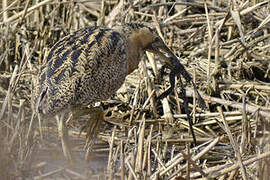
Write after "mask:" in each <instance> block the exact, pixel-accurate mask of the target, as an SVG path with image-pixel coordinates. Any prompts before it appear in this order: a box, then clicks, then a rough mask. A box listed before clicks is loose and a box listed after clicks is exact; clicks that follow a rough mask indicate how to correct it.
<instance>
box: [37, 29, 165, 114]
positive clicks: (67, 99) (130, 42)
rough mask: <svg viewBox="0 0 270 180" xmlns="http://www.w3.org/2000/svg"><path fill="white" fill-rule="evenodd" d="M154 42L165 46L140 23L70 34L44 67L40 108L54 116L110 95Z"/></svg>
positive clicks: (60, 42)
mask: <svg viewBox="0 0 270 180" xmlns="http://www.w3.org/2000/svg"><path fill="white" fill-rule="evenodd" d="M153 42H155V43H156V44H157V45H158V46H159V45H160V44H161V46H163V45H164V46H165V44H164V43H163V42H162V40H161V39H160V38H159V37H158V36H157V35H156V33H155V32H154V31H153V30H152V29H151V28H149V27H146V26H144V25H140V24H125V25H121V26H116V27H114V28H112V29H110V28H107V27H98V26H94V27H86V28H83V29H81V30H78V31H76V32H74V33H71V34H70V35H67V36H66V37H64V38H63V39H61V40H60V41H58V42H57V43H56V44H55V45H54V46H53V47H52V48H51V49H50V52H49V54H48V57H47V59H46V61H45V63H44V64H43V65H42V67H41V75H40V77H39V84H38V88H37V91H36V95H35V97H36V99H35V103H36V105H37V109H38V111H39V112H42V113H43V114H46V115H55V114H57V113H58V112H62V111H64V110H67V109H70V108H72V107H73V106H81V105H83V106H84V105H89V104H93V103H95V102H98V101H102V100H106V99H108V98H109V97H110V96H111V95H113V94H114V93H115V92H116V91H117V90H118V89H119V88H120V86H121V85H122V84H123V82H124V80H125V77H126V76H127V75H128V74H129V73H131V72H132V71H133V70H134V69H136V68H137V66H138V63H139V61H140V59H141V58H140V57H141V56H142V54H143V53H144V51H145V50H147V49H148V47H149V48H152V49H153V47H152V46H150V44H151V43H153Z"/></svg>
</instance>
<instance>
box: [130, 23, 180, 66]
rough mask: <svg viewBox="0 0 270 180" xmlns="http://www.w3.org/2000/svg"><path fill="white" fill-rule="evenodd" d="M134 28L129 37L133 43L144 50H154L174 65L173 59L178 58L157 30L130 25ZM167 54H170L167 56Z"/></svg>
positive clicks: (167, 62) (166, 61) (169, 64)
mask: <svg viewBox="0 0 270 180" xmlns="http://www.w3.org/2000/svg"><path fill="white" fill-rule="evenodd" d="M129 26H130V27H131V28H132V30H131V31H132V33H131V36H130V37H129V38H130V39H131V41H132V44H133V45H134V44H135V46H137V47H139V48H140V49H141V50H143V51H148V52H152V53H154V54H156V55H158V56H159V57H160V58H162V59H163V60H164V61H165V63H166V64H167V65H168V66H169V67H173V64H172V61H171V59H178V58H177V57H176V56H175V54H174V53H173V52H172V50H171V49H170V48H168V46H167V45H166V44H165V43H164V42H163V40H162V39H161V38H160V36H159V35H158V34H157V32H156V31H155V30H153V29H152V28H149V27H147V26H144V25H140V24H137V25H134V24H131V25H129ZM165 54H167V55H168V56H166V55H165Z"/></svg>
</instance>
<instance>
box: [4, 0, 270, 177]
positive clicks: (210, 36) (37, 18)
mask: <svg viewBox="0 0 270 180" xmlns="http://www.w3.org/2000/svg"><path fill="white" fill-rule="evenodd" d="M0 5H1V11H0V14H1V16H0V34H1V36H0V72H1V73H0V84H1V86H0V104H1V106H0V107H1V109H0V119H1V129H0V133H1V138H0V143H1V148H0V161H1V162H0V167H1V168H0V169H1V171H0V176H1V177H5V179H33V178H34V179H43V178H46V179H56V178H72V179H89V178H90V179H98V178H99V179H105V178H107V179H202V178H206V179H260V180H263V179H268V177H269V172H270V171H269V170H270V167H269V155H270V153H269V126H268V124H269V119H270V107H269V99H270V63H269V60H270V46H269V43H270V33H269V30H270V26H269V25H270V24H269V21H270V15H269V14H270V2H269V1H260V0H254V1H246V0H239V1H229V0H225V1H200V0H192V1H188V2H186V1H177V2H171V1H169V2H167V1H163V0H162V1H156V2H155V3H154V2H152V1H147V0H142V1H125V0H120V1H117V0H103V1H98V0H89V1H88V0H76V1H68V0H67V1H60V0H54V1H53V0H39V1H30V0H27V1H22V0H15V1H9V0H3V1H2V2H0ZM122 23H145V24H147V25H149V26H152V27H153V28H155V29H156V30H157V32H158V33H159V35H160V36H161V38H162V39H163V40H164V41H165V42H166V44H167V45H168V46H169V47H170V48H171V49H173V51H174V52H175V54H176V55H177V56H178V57H179V59H180V61H181V63H183V64H184V65H185V67H186V69H187V70H188V71H189V73H190V74H191V75H192V76H193V79H194V82H195V83H196V85H197V87H198V88H199V90H200V92H201V93H202V94H203V96H202V97H203V99H204V100H205V101H206V104H207V110H202V109H201V108H200V107H199V106H198V105H197V104H196V100H195V99H196V98H195V96H194V94H195V93H194V92H193V88H192V86H191V84H188V83H186V82H184V83H185V89H186V94H187V97H188V101H189V111H190V112H191V116H192V119H193V122H194V127H193V128H194V132H195V135H196V138H197V141H198V144H197V145H196V146H194V147H192V146H191V143H192V137H191V134H190V132H189V123H188V121H187V115H186V114H185V111H184V107H183V100H182V99H181V98H180V94H181V91H182V88H181V87H180V86H179V79H178V78H176V88H175V90H174V93H173V94H172V95H170V96H169V97H167V98H165V99H163V100H162V101H160V102H156V101H155V97H157V96H158V95H160V94H162V92H164V91H165V90H166V89H167V88H168V87H169V86H170V84H169V80H168V76H167V75H165V76H164V78H163V79H160V78H158V76H157V75H158V73H159V70H160V68H161V64H160V62H159V61H158V58H157V57H155V56H153V55H152V54H151V53H146V55H145V57H144V58H143V61H142V62H141V64H140V65H139V68H138V70H136V71H135V72H134V73H133V74H131V75H130V76H128V77H127V79H126V82H125V84H124V85H123V86H122V88H121V89H120V90H119V91H118V93H117V94H116V95H115V96H114V97H112V98H111V99H110V100H108V101H106V102H103V107H104V109H105V110H106V113H105V122H104V123H103V129H102V130H101V132H100V134H99V138H98V141H97V142H96V145H95V146H94V148H93V150H92V152H87V156H88V157H90V161H85V160H84V158H83V157H84V155H85V152H86V151H85V150H84V148H83V145H84V141H83V140H84V134H83V133H82V135H81V136H80V137H78V134H79V132H80V127H81V126H82V125H83V124H84V122H85V119H84V118H83V117H81V118H79V119H78V120H77V121H71V122H67V124H68V126H69V134H70V136H71V137H73V139H72V150H73V152H74V154H75V156H76V157H77V162H76V163H77V164H76V165H75V167H72V166H69V165H68V164H67V163H66V162H65V160H64V159H63V158H61V157H62V152H61V146H60V143H59V140H58V138H57V133H56V132H57V128H56V123H55V120H54V119H53V118H52V119H42V118H38V117H36V116H34V114H33V103H32V102H33V101H32V100H33V97H32V94H33V93H32V91H33V89H34V87H35V85H36V77H37V75H38V73H39V67H40V66H41V64H42V62H43V61H44V59H45V57H46V55H47V53H48V50H49V48H50V47H52V45H53V44H54V43H55V42H57V41H58V40H59V39H60V38H61V37H63V36H64V35H66V34H68V33H70V32H73V31H76V30H78V29H80V28H82V27H86V26H93V25H104V26H109V27H111V26H113V25H115V24H122ZM167 73H168V72H167ZM82 154H83V155H82ZM2 175H3V176H2Z"/></svg>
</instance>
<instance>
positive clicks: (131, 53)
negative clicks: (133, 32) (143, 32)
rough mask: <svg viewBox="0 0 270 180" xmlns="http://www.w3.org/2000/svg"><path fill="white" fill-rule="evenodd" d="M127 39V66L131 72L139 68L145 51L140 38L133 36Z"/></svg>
mask: <svg viewBox="0 0 270 180" xmlns="http://www.w3.org/2000/svg"><path fill="white" fill-rule="evenodd" d="M127 41H128V43H127V53H126V54H127V66H128V74H130V73H132V72H133V71H134V70H135V69H137V68H138V64H139V63H140V60H141V56H142V55H143V53H144V51H143V49H142V46H141V42H140V39H139V38H136V37H132V36H131V37H129V38H128V39H127Z"/></svg>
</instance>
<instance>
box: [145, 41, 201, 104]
mask: <svg viewBox="0 0 270 180" xmlns="http://www.w3.org/2000/svg"><path fill="white" fill-rule="evenodd" d="M145 50H146V51H149V52H152V53H154V54H157V55H158V56H159V57H160V58H161V59H163V60H164V61H165V65H164V67H163V68H168V69H170V70H171V72H170V74H169V77H170V84H171V87H170V88H169V89H167V90H166V91H165V92H163V93H162V94H161V95H160V96H159V97H158V99H163V98H165V97H166V96H168V95H169V94H170V93H172V92H173V89H174V87H175V76H177V75H179V74H181V75H182V76H183V77H184V78H185V80H186V81H187V82H190V83H192V85H193V87H194V89H195V92H196V95H197V98H198V102H199V105H200V107H201V108H203V109H206V105H205V102H204V100H203V98H202V97H201V95H200V93H199V92H198V89H197V86H196V84H195V83H194V82H193V80H192V77H191V76H190V75H189V73H188V72H187V71H186V69H185V67H184V66H183V65H182V64H181V63H180V61H179V60H178V58H177V57H176V56H175V54H174V53H173V52H172V51H171V50H170V48H168V46H166V44H165V43H164V42H163V41H162V40H161V39H160V38H159V37H157V38H156V39H155V40H154V42H152V43H150V44H149V45H148V46H147V47H146V48H145ZM160 50H162V51H164V52H165V53H167V54H168V55H169V57H167V56H166V55H164V54H163V53H162V52H161V51H160Z"/></svg>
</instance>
